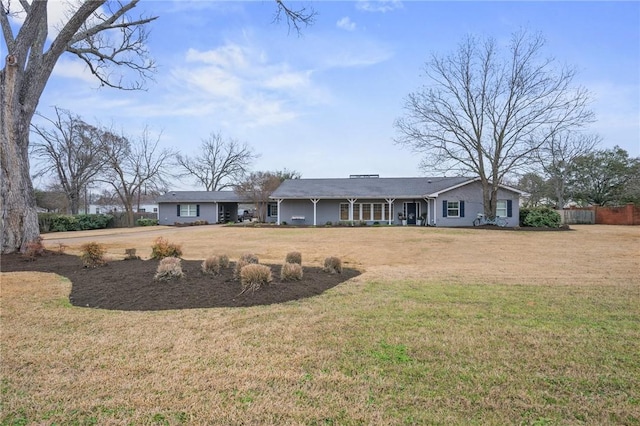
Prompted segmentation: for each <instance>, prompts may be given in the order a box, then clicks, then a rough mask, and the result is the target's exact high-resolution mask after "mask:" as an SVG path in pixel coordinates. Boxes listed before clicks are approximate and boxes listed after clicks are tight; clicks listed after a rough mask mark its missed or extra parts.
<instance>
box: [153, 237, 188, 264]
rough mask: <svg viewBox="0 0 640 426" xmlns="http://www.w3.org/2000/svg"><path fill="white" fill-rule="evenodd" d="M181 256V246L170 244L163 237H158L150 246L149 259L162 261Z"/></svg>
mask: <svg viewBox="0 0 640 426" xmlns="http://www.w3.org/2000/svg"><path fill="white" fill-rule="evenodd" d="M180 256H182V246H180V245H179V244H174V243H170V242H169V240H167V239H166V238H163V237H158V238H156V240H155V241H154V242H153V245H152V246H151V258H152V259H164V258H165V257H180Z"/></svg>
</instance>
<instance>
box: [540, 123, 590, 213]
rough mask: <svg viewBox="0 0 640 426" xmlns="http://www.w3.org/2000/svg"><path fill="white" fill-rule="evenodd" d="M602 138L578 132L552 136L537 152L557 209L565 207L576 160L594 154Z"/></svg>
mask: <svg viewBox="0 0 640 426" xmlns="http://www.w3.org/2000/svg"><path fill="white" fill-rule="evenodd" d="M600 140H601V138H600V137H599V136H597V135H592V134H582V133H578V132H562V133H558V134H554V135H551V137H549V138H548V139H547V140H546V142H545V143H544V144H543V145H542V146H541V147H540V149H539V150H538V151H537V158H538V162H539V164H540V166H541V167H542V170H543V171H544V173H545V174H546V177H547V182H548V185H549V187H550V189H551V190H552V191H553V198H554V199H555V202H556V208H558V209H561V208H563V207H564V205H565V202H566V196H567V185H568V181H569V179H570V177H571V168H572V167H573V164H574V162H575V160H576V159H577V158H579V157H584V156H586V155H588V154H590V153H593V152H594V149H595V147H596V146H597V145H598V144H599V143H600Z"/></svg>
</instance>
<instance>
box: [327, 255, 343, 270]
mask: <svg viewBox="0 0 640 426" xmlns="http://www.w3.org/2000/svg"><path fill="white" fill-rule="evenodd" d="M324 271H325V272H329V273H330V274H341V273H342V261H341V260H340V258H338V257H333V256H331V257H327V258H326V259H325V260H324Z"/></svg>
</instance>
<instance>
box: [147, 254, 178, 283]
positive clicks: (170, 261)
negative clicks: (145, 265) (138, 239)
mask: <svg viewBox="0 0 640 426" xmlns="http://www.w3.org/2000/svg"><path fill="white" fill-rule="evenodd" d="M181 262H182V259H179V258H177V257H165V258H164V259H162V260H160V263H159V264H158V269H157V270H156V274H155V275H154V277H153V279H154V280H156V281H167V280H171V279H173V278H182V277H184V272H182V264H181Z"/></svg>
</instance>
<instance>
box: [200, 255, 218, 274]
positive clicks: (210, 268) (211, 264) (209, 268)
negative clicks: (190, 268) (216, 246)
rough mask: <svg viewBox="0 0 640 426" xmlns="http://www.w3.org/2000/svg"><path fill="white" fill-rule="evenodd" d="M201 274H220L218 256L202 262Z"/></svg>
mask: <svg viewBox="0 0 640 426" xmlns="http://www.w3.org/2000/svg"><path fill="white" fill-rule="evenodd" d="M202 273H204V274H207V275H218V274H220V258H219V257H218V256H210V257H207V258H206V259H205V260H204V261H203V262H202Z"/></svg>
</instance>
